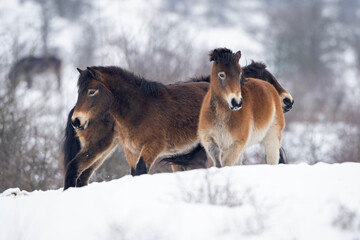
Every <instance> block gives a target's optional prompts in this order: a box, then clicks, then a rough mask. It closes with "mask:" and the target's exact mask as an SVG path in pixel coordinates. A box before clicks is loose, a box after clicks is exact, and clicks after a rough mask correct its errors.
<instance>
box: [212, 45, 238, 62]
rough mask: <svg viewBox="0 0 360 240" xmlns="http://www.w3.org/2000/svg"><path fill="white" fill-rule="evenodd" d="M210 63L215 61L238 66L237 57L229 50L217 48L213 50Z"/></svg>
mask: <svg viewBox="0 0 360 240" xmlns="http://www.w3.org/2000/svg"><path fill="white" fill-rule="evenodd" d="M209 56H210V62H211V61H215V62H217V63H221V64H225V65H232V64H237V63H238V62H237V59H236V55H235V54H234V53H233V52H232V51H231V50H230V49H227V48H216V49H214V50H212V51H211V52H210V54H209Z"/></svg>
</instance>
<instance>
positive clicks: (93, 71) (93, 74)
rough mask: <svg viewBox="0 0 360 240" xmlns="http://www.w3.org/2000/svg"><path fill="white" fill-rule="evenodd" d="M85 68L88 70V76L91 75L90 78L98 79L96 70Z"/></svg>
mask: <svg viewBox="0 0 360 240" xmlns="http://www.w3.org/2000/svg"><path fill="white" fill-rule="evenodd" d="M86 69H87V70H88V71H89V74H90V76H91V77H92V78H94V79H99V78H98V76H97V74H96V70H95V69H93V68H91V67H87V68H86Z"/></svg>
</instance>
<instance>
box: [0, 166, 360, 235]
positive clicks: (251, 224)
mask: <svg viewBox="0 0 360 240" xmlns="http://www.w3.org/2000/svg"><path fill="white" fill-rule="evenodd" d="M359 172H360V164H357V163H345V164H331V165H330V164H325V163H321V164H316V165H313V166H310V165H306V164H299V165H278V166H269V165H254V166H238V167H225V168H222V169H216V168H211V169H208V170H194V171H188V172H181V173H175V174H173V173H163V174H155V175H143V176H139V177H131V176H125V177H123V178H121V179H118V180H113V181H110V182H103V183H92V184H90V185H89V186H88V187H84V188H79V189H69V190H68V191H65V192H63V191H62V189H58V190H49V191H34V192H30V193H29V192H25V191H21V190H19V189H8V190H6V191H4V192H3V193H2V194H0V239H8V240H11V239H28V240H31V239H34V240H42V239H44V240H48V239H241V238H246V239H267V240H269V239H276V240H279V239H359V238H360V188H359V182H360V174H359Z"/></svg>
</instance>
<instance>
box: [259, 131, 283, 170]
mask: <svg viewBox="0 0 360 240" xmlns="http://www.w3.org/2000/svg"><path fill="white" fill-rule="evenodd" d="M262 145H263V146H264V148H265V153H266V162H267V164H272V165H274V164H279V159H280V151H279V149H280V148H281V131H280V130H279V129H278V128H277V127H274V126H273V127H272V128H271V129H269V131H268V133H267V134H266V136H265V138H264V140H263V142H262Z"/></svg>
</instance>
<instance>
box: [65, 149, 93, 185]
mask: <svg viewBox="0 0 360 240" xmlns="http://www.w3.org/2000/svg"><path fill="white" fill-rule="evenodd" d="M97 159H98V156H97V155H94V154H92V153H90V152H88V151H81V152H79V153H78V154H77V155H76V156H75V157H74V159H73V160H71V161H70V162H69V164H68V165H67V167H66V173H65V181H64V190H66V189H68V188H69V187H75V186H76V183H77V180H78V178H79V176H80V175H81V173H82V172H84V171H85V170H86V169H88V168H89V167H91V165H93V164H94V162H95V161H96V160H97Z"/></svg>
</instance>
